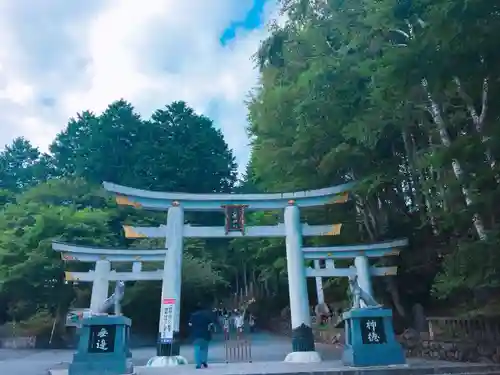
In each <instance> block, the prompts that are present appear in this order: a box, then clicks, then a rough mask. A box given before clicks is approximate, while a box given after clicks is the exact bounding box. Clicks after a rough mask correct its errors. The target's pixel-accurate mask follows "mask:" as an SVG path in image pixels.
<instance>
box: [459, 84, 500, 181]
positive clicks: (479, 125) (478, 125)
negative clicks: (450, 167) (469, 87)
mask: <svg viewBox="0 0 500 375" xmlns="http://www.w3.org/2000/svg"><path fill="white" fill-rule="evenodd" d="M453 81H454V82H455V84H456V85H457V91H458V94H459V95H460V97H461V98H462V100H463V101H464V102H465V106H466V107H467V112H469V116H470V117H471V118H472V123H473V124H474V129H475V130H476V132H477V134H478V135H479V137H480V138H481V143H482V144H483V145H484V147H485V152H484V155H485V158H486V161H487V162H488V164H489V166H490V168H491V170H492V171H493V173H494V176H495V180H496V182H497V184H498V183H500V176H499V175H498V173H496V172H495V167H496V160H495V159H494V158H493V155H492V153H491V149H490V148H489V146H488V137H487V136H485V135H484V132H483V128H484V120H485V119H486V114H487V111H488V92H489V77H486V78H484V79H483V86H482V90H481V113H480V114H478V113H477V111H476V108H475V107H474V103H473V101H472V99H471V97H470V96H469V95H467V93H466V92H465V90H464V88H463V86H462V82H460V79H459V78H458V77H454V78H453Z"/></svg>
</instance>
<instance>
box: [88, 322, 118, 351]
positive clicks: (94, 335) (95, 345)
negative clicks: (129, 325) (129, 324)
mask: <svg viewBox="0 0 500 375" xmlns="http://www.w3.org/2000/svg"><path fill="white" fill-rule="evenodd" d="M115 337H116V326H115V325H102V326H90V333H89V347H88V351H89V353H113V352H114V351H115Z"/></svg>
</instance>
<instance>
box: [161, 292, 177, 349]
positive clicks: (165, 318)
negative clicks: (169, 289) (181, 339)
mask: <svg viewBox="0 0 500 375" xmlns="http://www.w3.org/2000/svg"><path fill="white" fill-rule="evenodd" d="M174 319H175V298H163V300H162V303H161V324H160V327H161V328H160V341H161V343H163V344H167V343H171V342H172V339H173V338H174Z"/></svg>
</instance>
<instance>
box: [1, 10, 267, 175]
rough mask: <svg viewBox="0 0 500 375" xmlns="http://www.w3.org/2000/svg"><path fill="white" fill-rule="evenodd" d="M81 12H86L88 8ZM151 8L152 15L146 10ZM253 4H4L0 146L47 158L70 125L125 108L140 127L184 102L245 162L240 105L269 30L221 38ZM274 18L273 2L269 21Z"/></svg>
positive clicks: (243, 113) (252, 80) (243, 116)
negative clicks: (81, 117)
mask: <svg viewBox="0 0 500 375" xmlns="http://www.w3.org/2000/svg"><path fill="white" fill-rule="evenodd" d="M83 4H84V5H83ZM146 4H147V5H146ZM251 5H252V0H238V1H235V0H210V1H207V0H183V1H178V0H149V1H147V2H139V1H137V0H120V1H114V0H86V1H85V2H78V1H68V0H45V1H43V2H33V1H28V0H0V146H1V145H3V144H5V143H8V142H10V141H11V140H12V139H13V138H14V137H16V136H25V137H27V138H28V139H30V140H31V141H32V142H33V143H34V144H35V145H37V146H39V147H41V148H42V149H44V150H46V149H47V146H48V144H49V143H50V141H51V140H52V139H53V138H54V136H55V135H56V133H58V132H59V131H60V130H61V129H63V128H64V127H65V125H66V123H67V120H68V118H69V117H70V116H73V115H75V114H76V112H79V111H82V110H85V109H90V110H93V111H96V112H100V111H102V110H103V109H104V108H105V107H106V106H107V105H108V104H109V103H111V102H112V101H114V100H117V99H120V98H124V99H126V100H128V101H130V102H132V104H134V106H135V107H136V108H137V110H139V112H141V114H142V115H143V116H144V117H149V115H150V114H151V112H152V111H153V110H154V109H156V108H159V107H161V106H163V105H165V104H167V103H169V102H171V101H173V100H185V101H187V102H188V103H189V104H190V105H191V106H193V107H194V108H195V109H196V110H198V111H200V112H204V113H207V112H208V111H210V108H211V106H213V105H214V104H216V106H217V108H218V111H217V115H216V116H215V118H214V120H215V122H216V124H217V125H219V126H220V127H221V128H222V130H223V132H224V135H225V137H226V141H227V142H228V143H229V146H230V147H231V148H233V149H234V150H235V154H236V155H237V159H238V162H239V163H240V169H242V168H244V164H245V163H246V161H247V157H248V147H247V143H248V141H247V137H246V132H245V126H246V109H245V105H244V100H245V99H246V97H247V94H248V92H249V90H250V89H251V88H252V86H254V85H255V84H256V80H257V72H256V71H255V70H254V69H253V65H254V64H253V62H252V61H251V56H252V54H253V53H255V51H256V50H257V48H258V45H259V41H260V40H261V39H263V38H264V37H265V35H266V33H267V31H266V28H265V27H262V28H261V29H257V30H253V31H241V30H240V31H238V33H237V36H236V39H235V40H233V41H231V43H229V45H227V46H222V45H221V44H220V42H219V40H220V36H221V35H222V32H223V30H224V29H225V28H227V27H228V25H229V24H230V22H231V21H238V20H241V19H242V18H243V17H244V15H245V14H246V12H247V11H248V10H249V9H250V8H251ZM274 10H275V4H274V2H271V5H269V6H268V7H267V9H266V12H265V14H267V16H269V15H270V14H271V13H272V12H273V11H274Z"/></svg>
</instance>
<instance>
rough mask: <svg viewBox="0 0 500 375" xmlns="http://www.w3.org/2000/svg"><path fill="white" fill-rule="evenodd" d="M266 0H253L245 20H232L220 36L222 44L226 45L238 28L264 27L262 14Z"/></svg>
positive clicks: (234, 35)
mask: <svg viewBox="0 0 500 375" xmlns="http://www.w3.org/2000/svg"><path fill="white" fill-rule="evenodd" d="M265 4H266V0H253V6H252V8H251V9H250V10H249V11H248V12H247V14H246V15H245V17H244V18H243V20H237V21H232V22H231V26H229V27H228V28H227V29H226V30H224V32H223V33H222V36H221V38H220V41H221V44H222V45H225V44H227V43H228V42H230V41H231V40H233V39H234V38H235V37H236V32H237V31H238V29H246V30H252V29H258V28H259V27H262V14H263V12H264V5H265Z"/></svg>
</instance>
